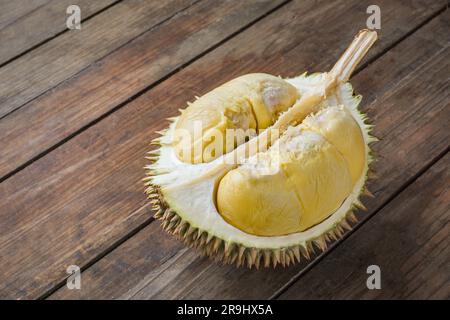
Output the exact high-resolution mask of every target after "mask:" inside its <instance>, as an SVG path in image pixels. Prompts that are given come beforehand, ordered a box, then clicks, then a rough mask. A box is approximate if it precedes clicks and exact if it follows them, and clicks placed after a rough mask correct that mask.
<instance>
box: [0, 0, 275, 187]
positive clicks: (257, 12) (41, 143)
mask: <svg viewBox="0 0 450 320" xmlns="http://www.w3.org/2000/svg"><path fill="white" fill-rule="evenodd" d="M281 3H282V2H281V0H277V1H270V0H265V1H258V2H249V1H221V2H219V3H217V2H212V1H205V2H203V1H201V2H199V3H197V4H195V5H193V6H192V7H190V8H189V9H188V10H186V11H185V12H184V14H182V15H178V16H176V17H174V18H173V19H171V20H170V21H169V22H168V23H164V24H162V25H161V26H159V27H158V28H156V29H154V30H151V31H149V32H146V33H144V34H143V35H141V36H139V37H137V38H136V39H135V40H133V41H131V42H130V43H129V44H127V45H125V46H123V47H122V48H120V49H118V50H117V51H115V52H113V53H112V54H110V55H108V56H107V57H105V58H104V59H101V60H100V61H98V63H96V64H94V65H91V66H90V67H88V68H86V69H85V70H83V71H82V72H80V73H79V74H78V75H77V76H76V77H73V78H71V79H69V80H67V81H64V82H63V83H62V84H60V85H58V86H57V87H55V88H54V89H53V90H51V91H49V92H47V93H45V94H43V95H42V96H41V97H39V98H37V99H35V100H33V101H32V102H30V103H29V104H27V105H25V106H24V107H23V108H21V109H20V110H18V111H17V112H14V113H12V114H11V115H9V116H8V117H6V118H4V119H2V120H0V132H2V134H1V135H0V150H2V157H0V180H1V177H4V176H5V175H7V174H8V173H10V172H12V171H13V170H15V169H16V168H18V167H20V166H21V165H23V164H24V163H26V162H28V161H30V160H31V159H33V158H35V157H36V156H38V155H39V154H40V153H42V152H44V151H45V150H47V149H48V148H51V147H52V146H54V145H55V144H56V143H58V142H60V141H62V140H64V139H65V138H67V137H68V136H70V135H71V134H72V133H74V132H76V131H77V130H79V129H80V128H82V127H84V126H85V125H87V124H88V123H90V122H92V121H93V120H95V119H97V118H98V117H100V116H102V115H103V114H105V113H107V112H110V111H111V110H112V109H114V108H115V107H117V106H118V105H120V104H122V103H124V102H126V101H127V100H128V99H129V98H130V97H131V96H134V95H136V94H137V93H139V92H140V91H142V90H145V88H147V87H148V86H150V85H152V84H154V83H155V82H157V81H158V80H160V79H161V78H163V77H165V76H167V75H168V74H169V73H170V72H174V70H176V69H177V68H179V67H181V66H183V64H185V63H187V62H188V61H190V60H191V59H193V58H195V57H196V56H197V55H200V54H201V53H202V52H203V51H205V50H207V49H210V48H211V47H213V46H214V45H217V44H219V43H220V41H223V40H224V39H226V38H227V37H228V36H230V35H231V34H233V33H234V32H237V31H238V30H239V29H240V28H242V27H244V26H245V25H246V24H248V23H250V22H251V21H252V20H254V19H257V18H258V17H261V16H262V15H263V14H266V13H267V12H269V11H270V10H272V9H274V8H275V7H276V6H277V5H280V4H281ZM215 10H216V12H217V13H214V14H211V12H215ZM218 13H221V14H223V16H222V17H221V18H220V19H218V18H219V16H218ZM198 16H202V17H203V18H202V19H196V18H195V17H198ZM130 57H133V58H132V60H133V63H130Z"/></svg>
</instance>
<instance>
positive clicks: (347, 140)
mask: <svg viewBox="0 0 450 320" xmlns="http://www.w3.org/2000/svg"><path fill="white" fill-rule="evenodd" d="M376 38H377V35H376V32H374V31H369V30H363V31H361V32H360V33H358V35H357V36H356V37H355V39H354V40H353V42H352V43H351V45H350V46H349V47H348V48H347V50H346V51H345V52H344V54H343V55H342V56H341V57H340V59H339V60H338V61H337V62H336V64H335V65H334V67H333V68H332V69H331V70H330V71H329V72H325V73H316V74H312V75H307V74H303V75H300V76H298V77H295V78H291V79H282V78H279V77H275V76H271V75H268V74H262V73H255V74H248V75H244V76H241V77H238V78H236V79H234V80H231V81H228V82H226V83H225V84H223V85H222V86H220V87H218V88H216V89H214V90H212V91H210V92H209V93H207V94H205V95H204V96H202V97H200V98H198V99H197V100H196V101H194V102H193V103H191V104H189V106H188V107H187V108H186V109H185V110H182V111H181V115H180V116H178V117H175V118H172V119H171V121H172V123H171V125H170V126H169V128H168V129H167V130H165V131H164V132H161V137H160V138H158V139H156V140H155V141H154V143H155V144H157V145H158V146H159V147H158V149H157V150H154V151H152V152H151V156H150V159H152V161H153V163H152V164H151V165H149V166H147V170H148V171H147V173H148V177H147V178H146V180H147V183H148V189H147V192H148V194H149V197H150V198H151V199H152V200H151V201H152V204H153V209H154V210H156V214H155V217H156V218H159V219H161V220H162V226H163V228H164V229H165V230H167V231H168V232H170V233H172V234H175V235H176V236H178V237H179V238H180V239H182V240H183V241H185V243H187V244H188V245H190V246H193V247H197V248H199V249H200V250H201V252H202V253H204V254H205V255H208V256H211V257H213V258H215V259H216V260H221V261H223V262H225V263H235V264H237V265H238V266H240V265H247V266H248V267H252V266H256V267H257V268H258V267H259V266H261V265H264V266H270V265H272V266H276V265H277V264H278V263H281V264H283V265H289V264H290V263H293V262H298V261H300V256H301V255H303V256H305V257H307V258H308V257H309V253H310V251H311V248H312V247H313V244H315V245H317V246H318V247H319V248H320V249H322V250H324V249H325V248H326V244H327V241H330V240H332V239H337V238H339V237H340V236H342V234H343V232H344V229H350V228H351V227H350V225H349V223H348V221H354V215H353V214H352V210H353V208H354V207H362V203H361V202H360V200H359V198H360V195H361V194H362V192H363V191H364V190H365V182H366V178H367V173H368V170H369V164H370V162H371V160H372V159H371V156H370V148H369V143H371V142H372V141H374V140H375V139H374V138H373V137H372V136H371V135H370V134H369V131H370V129H371V126H370V125H368V124H366V122H365V121H366V117H365V115H363V114H362V113H361V112H360V111H359V110H358V105H359V103H360V101H361V96H355V95H354V93H353V88H352V86H351V85H350V84H349V83H348V79H349V77H350V75H351V73H352V72H353V70H354V69H355V67H356V65H357V64H358V63H359V62H360V60H361V59H362V58H363V56H364V55H365V54H366V53H367V51H368V50H369V48H370V47H371V46H372V45H373V43H374V42H375V40H376ZM230 130H234V131H233V134H232V135H228V133H229V131H230ZM236 131H238V133H237V134H236Z"/></svg>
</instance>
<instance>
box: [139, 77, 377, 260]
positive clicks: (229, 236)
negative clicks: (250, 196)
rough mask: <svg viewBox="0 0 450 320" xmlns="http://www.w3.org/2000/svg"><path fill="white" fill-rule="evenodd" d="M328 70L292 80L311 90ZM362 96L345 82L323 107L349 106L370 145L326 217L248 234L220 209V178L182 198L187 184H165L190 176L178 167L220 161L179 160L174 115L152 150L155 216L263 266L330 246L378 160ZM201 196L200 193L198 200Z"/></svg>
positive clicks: (221, 255)
mask: <svg viewBox="0 0 450 320" xmlns="http://www.w3.org/2000/svg"><path fill="white" fill-rule="evenodd" d="M325 76H326V74H325V73H316V74H312V75H307V74H306V73H305V74H303V75H301V76H299V77H296V78H292V79H287V81H288V82H289V83H291V84H292V85H294V86H295V87H297V89H298V90H299V91H300V92H303V93H307V92H308V91H311V90H316V88H317V87H318V86H320V83H321V82H323V81H324V77H325ZM360 101H361V96H359V95H354V94H353V88H352V86H351V85H350V83H344V84H340V85H339V86H338V87H337V88H336V90H335V91H334V93H333V95H331V96H328V97H327V98H326V99H325V100H324V101H323V102H322V103H321V108H325V107H328V106H335V105H343V106H344V107H345V108H347V110H348V111H349V112H350V113H351V114H352V116H353V118H354V119H355V120H356V122H357V123H358V125H359V127H360V128H361V133H362V136H363V138H364V142H365V148H366V150H365V154H366V157H365V159H366V161H365V166H364V170H363V174H362V175H361V177H360V178H359V180H358V181H357V182H356V183H355V185H354V188H353V190H352V192H351V193H350V195H349V196H348V197H347V199H346V200H345V201H344V202H343V204H342V205H341V206H340V207H339V209H337V210H336V211H335V212H334V213H333V214H332V215H330V216H329V217H328V218H327V219H325V220H324V221H322V222H321V223H319V224H317V225H315V226H313V227H311V228H309V229H308V230H305V231H303V232H298V233H294V234H289V235H285V236H272V237H262V236H255V235H250V234H247V233H245V232H243V231H241V230H239V229H237V228H235V227H233V226H232V225H230V224H228V223H227V222H226V221H225V220H224V219H223V218H222V217H221V216H220V214H219V213H218V212H217V210H216V207H215V204H214V193H211V194H208V192H210V191H211V190H214V188H215V184H216V183H217V181H215V180H205V182H202V183H198V184H196V185H193V188H191V189H189V198H190V199H191V200H189V201H191V202H189V203H181V202H183V201H181V202H180V201H177V200H178V199H177V196H178V195H179V193H177V192H181V193H183V192H185V193H186V190H184V189H182V188H181V189H180V190H178V191H177V190H176V188H175V190H173V189H172V190H170V192H169V191H165V190H164V189H165V186H166V185H168V184H176V183H175V182H176V181H177V179H179V181H178V182H179V183H183V182H185V181H187V180H188V179H189V178H190V177H189V175H184V176H182V175H180V174H178V175H179V176H177V173H176V172H193V173H194V172H195V171H197V172H199V171H202V170H207V168H208V167H210V166H213V165H214V163H215V162H214V161H213V162H210V163H206V164H189V163H184V162H182V161H180V160H178V158H177V157H176V155H175V154H174V150H173V147H172V145H171V142H172V136H173V131H174V128H175V125H176V121H177V118H176V117H175V118H172V119H169V120H170V121H171V124H170V126H169V128H168V129H167V130H166V131H164V132H161V137H159V138H157V139H155V140H154V144H156V145H160V148H159V149H157V150H155V151H152V152H151V153H150V157H149V159H150V160H152V161H153V163H152V164H150V165H149V166H147V167H146V169H147V175H148V177H147V178H146V181H147V184H148V188H147V190H146V192H147V193H148V195H149V198H150V199H151V201H152V204H153V209H154V210H155V211H156V212H157V213H156V214H155V218H157V219H160V220H161V222H162V226H163V228H164V229H165V230H166V231H167V232H169V233H172V234H174V235H175V236H177V237H178V238H180V239H182V240H183V241H184V242H185V243H186V244H187V245H189V246H191V247H195V248H198V249H200V251H201V252H202V253H203V254H204V255H207V256H209V257H212V258H214V259H215V260H217V261H222V262H224V263H232V264H236V265H238V266H241V265H246V266H248V267H252V266H255V267H257V268H258V267H260V266H266V267H267V266H276V265H277V264H282V265H289V264H291V263H294V262H298V261H300V258H301V256H303V257H305V258H309V256H310V254H311V252H313V251H314V247H317V248H319V249H320V250H322V251H323V250H325V249H326V247H327V243H329V242H330V241H332V240H336V239H338V238H340V237H341V236H342V235H343V234H344V232H345V230H350V229H351V227H350V226H351V223H352V222H354V221H355V220H356V218H355V216H354V214H353V212H352V211H353V209H354V208H356V207H360V208H361V207H363V205H362V203H361V201H360V196H361V195H362V194H363V193H364V186H365V183H366V180H367V177H368V171H369V165H370V163H371V162H372V156H371V151H370V148H369V144H370V143H372V142H373V141H376V139H375V138H374V137H372V136H371V135H370V131H371V129H372V126H371V125H369V124H367V123H366V121H367V117H366V116H365V115H364V114H363V113H361V112H360V111H359V109H358V105H359V103H360ZM217 160H219V159H217ZM207 197H208V199H209V200H208V201H206V198H207ZM176 199H177V200H176ZM195 199H198V200H197V202H195V201H196V200H195ZM205 206H206V207H207V208H206V210H204V209H205Z"/></svg>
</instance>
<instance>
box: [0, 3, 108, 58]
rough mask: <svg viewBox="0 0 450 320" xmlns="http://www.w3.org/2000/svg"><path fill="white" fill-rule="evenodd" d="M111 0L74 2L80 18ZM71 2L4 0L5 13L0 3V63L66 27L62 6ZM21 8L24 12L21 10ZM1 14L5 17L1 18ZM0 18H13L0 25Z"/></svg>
mask: <svg viewBox="0 0 450 320" xmlns="http://www.w3.org/2000/svg"><path fill="white" fill-rule="evenodd" d="M47 1H48V0H47ZM114 1H115V0H100V1H99V0H97V1H89V0H78V1H76V4H77V5H78V6H79V7H80V10H81V19H82V21H83V20H85V19H86V18H87V17H89V16H91V15H92V14H95V13H96V12H98V11H100V10H102V9H104V8H106V7H107V6H109V5H111V4H112V3H114ZM39 4H40V5H39ZM71 4H73V0H56V1H55V0H53V1H48V2H46V1H23V0H19V1H8V3H7V4H5V6H6V9H7V11H6V12H4V7H3V5H2V4H0V8H1V10H0V12H1V13H0V43H2V44H3V45H2V46H0V65H1V64H3V63H5V62H6V61H8V60H11V59H12V58H14V57H15V56H17V55H19V54H21V53H23V52H25V51H26V50H28V49H30V48H32V47H34V46H35V45H37V44H39V43H41V42H42V41H45V40H47V39H49V38H51V37H53V36H55V35H56V34H58V33H59V32H61V31H63V30H67V26H66V19H67V17H68V15H67V14H66V9H67V7H68V6H69V5H71ZM24 10H27V12H26V13H24V12H23V11H24ZM14 13H16V14H21V16H19V17H15V14H14ZM3 15H4V18H5V19H2V18H3ZM13 17H14V18H13ZM6 18H8V19H7V20H6ZM2 20H5V21H11V20H13V21H11V22H10V23H9V24H7V25H4V27H1V26H2V23H1V21H2ZM4 44H7V45H4Z"/></svg>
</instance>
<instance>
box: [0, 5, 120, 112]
mask: <svg viewBox="0 0 450 320" xmlns="http://www.w3.org/2000/svg"><path fill="white" fill-rule="evenodd" d="M122 1H123V0H117V1H114V2H113V3H111V4H109V5H107V6H106V7H104V8H102V9H100V10H98V11H97V12H94V13H92V14H91V15H89V16H87V17H86V18H84V19H83V18H82V19H81V21H80V22H81V23H83V22H86V21H89V20H90V19H92V18H94V17H95V16H97V15H99V14H101V13H102V12H104V11H106V10H108V9H109V8H111V7H113V6H115V5H116V4H118V3H119V2H122ZM45 5H46V4H43V5H41V6H39V7H37V8H36V9H34V10H33V11H30V12H28V13H27V15H28V14H30V13H32V12H34V11H36V10H38V9H39V8H41V7H43V6H45ZM20 18H22V17H19V18H17V19H16V20H15V21H17V20H19V19H20ZM15 21H13V22H11V23H9V24H12V23H14V22H15ZM9 24H8V25H9ZM8 25H6V26H5V27H7V26H8ZM5 27H4V28H5ZM67 31H69V29H68V28H65V29H63V30H61V31H59V32H57V33H55V34H54V35H52V36H50V37H48V38H46V39H44V40H42V41H40V42H39V43H37V44H35V45H33V46H31V47H30V48H28V49H26V50H24V51H22V52H20V53H18V54H17V55H15V56H14V57H12V58H10V59H8V60H6V61H4V62H2V63H1V64H0V68H3V67H4V66H6V65H7V64H9V63H11V62H13V61H14V60H17V59H19V58H20V57H22V56H24V55H26V54H27V53H29V52H31V51H33V50H35V49H37V48H39V47H40V46H42V45H44V44H46V43H47V42H50V41H52V40H53V39H55V38H57V37H59V36H60V35H62V34H64V33H66V32H67ZM49 90H51V88H50V89H49ZM21 107H22V106H20V107H19V108H17V109H20V108H21ZM17 109H15V110H17ZM15 110H12V111H11V112H8V113H6V114H4V115H3V116H2V117H0V120H1V119H3V118H4V117H6V116H7V115H8V114H10V113H12V112H14V111H15Z"/></svg>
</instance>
